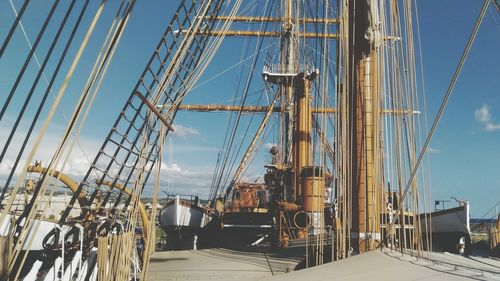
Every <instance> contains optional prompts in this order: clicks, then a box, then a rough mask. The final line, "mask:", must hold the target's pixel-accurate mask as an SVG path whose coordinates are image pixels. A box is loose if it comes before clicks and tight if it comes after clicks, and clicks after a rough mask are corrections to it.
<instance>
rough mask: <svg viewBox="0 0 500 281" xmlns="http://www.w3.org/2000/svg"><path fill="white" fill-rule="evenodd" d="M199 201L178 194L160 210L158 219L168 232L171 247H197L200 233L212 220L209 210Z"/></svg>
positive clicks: (168, 243)
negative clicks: (183, 197)
mask: <svg viewBox="0 0 500 281" xmlns="http://www.w3.org/2000/svg"><path fill="white" fill-rule="evenodd" d="M197 201H198V200H186V199H181V198H180V197H179V196H176V197H175V198H174V199H173V200H170V201H169V202H168V203H167V204H166V206H165V207H164V208H163V209H162V210H161V211H160V215H159V217H158V221H159V223H160V227H161V228H162V229H163V230H164V231H165V232H166V233H167V236H168V241H167V246H168V247H169V248H171V249H186V248H189V249H191V248H194V249H196V247H197V238H198V235H199V234H200V232H201V231H202V230H203V228H204V227H205V226H206V225H207V224H208V223H209V222H210V221H211V220H212V217H211V215H210V213H209V211H208V210H207V209H206V208H204V207H202V206H200V205H199V204H198V202H197Z"/></svg>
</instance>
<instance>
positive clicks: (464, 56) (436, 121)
mask: <svg viewBox="0 0 500 281" xmlns="http://www.w3.org/2000/svg"><path fill="white" fill-rule="evenodd" d="M490 1H491V0H485V1H484V4H483V7H482V9H481V12H480V14H479V17H478V19H477V21H476V23H475V25H474V28H473V30H472V33H471V35H470V37H469V40H468V42H467V45H466V47H465V50H464V52H463V54H462V57H461V58H460V62H459V64H458V66H457V68H456V70H455V73H454V74H453V78H452V80H451V82H450V85H449V86H448V89H447V91H446V95H445V97H444V99H443V101H442V103H441V106H440V107H439V110H438V113H437V116H436V118H435V119H434V122H433V124H432V127H431V129H430V131H429V134H428V135H427V138H426V140H425V143H424V145H423V146H422V150H421V151H420V154H419V156H418V159H417V161H416V163H415V165H414V166H413V169H412V172H411V175H410V178H409V179H408V182H407V184H406V186H405V189H404V193H403V196H401V202H402V201H404V200H405V197H406V195H407V194H408V190H409V188H410V186H411V184H412V183H413V179H414V177H415V175H416V173H417V170H418V168H419V165H420V163H421V162H422V159H423V157H424V155H425V153H426V152H427V149H428V147H429V143H430V142H431V139H432V136H433V135H434V132H435V131H436V128H437V126H438V124H439V121H440V120H441V117H442V116H443V113H444V109H445V107H446V105H447V103H448V100H449V98H450V96H451V94H452V93H453V89H454V87H455V84H456V82H457V80H458V77H459V76H460V72H461V71H462V68H463V66H464V64H465V60H466V59H467V56H468V55H469V51H470V49H471V47H472V44H473V43H474V40H475V39H476V35H477V32H478V31H479V27H480V26H481V23H482V21H483V19H484V15H485V14H486V11H487V10H488V6H489V4H490ZM401 209H402V207H401V206H400V207H399V208H398V210H397V213H398V214H399V213H400V212H401ZM397 219H398V217H396V220H397Z"/></svg>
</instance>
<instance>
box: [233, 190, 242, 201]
mask: <svg viewBox="0 0 500 281" xmlns="http://www.w3.org/2000/svg"><path fill="white" fill-rule="evenodd" d="M240 196H241V195H240V191H239V190H235V191H234V194H233V200H240Z"/></svg>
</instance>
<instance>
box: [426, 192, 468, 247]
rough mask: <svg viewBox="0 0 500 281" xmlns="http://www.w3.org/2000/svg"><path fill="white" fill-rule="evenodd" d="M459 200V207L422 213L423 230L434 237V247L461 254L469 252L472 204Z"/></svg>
mask: <svg viewBox="0 0 500 281" xmlns="http://www.w3.org/2000/svg"><path fill="white" fill-rule="evenodd" d="M458 202H459V206H458V207H455V208H450V209H444V210H439V211H435V212H432V213H427V214H421V215H420V218H421V222H420V224H421V227H422V232H423V233H424V234H427V235H430V236H429V237H432V243H433V244H432V248H433V249H436V250H443V251H452V252H458V253H460V254H467V253H468V252H469V250H470V245H471V238H470V237H471V236H470V211H469V208H470V206H469V202H467V201H458ZM424 218H427V219H424Z"/></svg>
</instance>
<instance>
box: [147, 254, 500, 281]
mask: <svg viewBox="0 0 500 281" xmlns="http://www.w3.org/2000/svg"><path fill="white" fill-rule="evenodd" d="M298 250H299V249H296V250H293V249H290V250H288V252H270V251H268V250H265V249H260V250H257V251H255V249H248V250H228V249H206V250H198V251H169V252H156V253H154V254H153V256H152V258H151V265H150V270H149V277H148V280H155V281H156V280H245V281H251V280H263V281H264V280H265V281H271V280H286V281H295V280H297V281H299V280H300V281H304V280H306V281H316V280H317V281H319V280H333V279H332V278H334V279H335V280H352V281H358V280H359V281H365V280H384V281H388V280H389V281H390V280H439V281H448V280H450V281H451V280H500V259H495V258H486V257H474V256H471V257H463V256H459V255H455V254H449V253H432V255H431V257H430V259H428V258H424V259H416V258H414V257H412V256H411V255H402V254H401V253H398V252H394V251H389V250H383V251H380V250H376V251H372V252H369V253H366V254H362V255H357V256H353V257H351V258H348V259H345V260H341V261H337V262H333V263H328V264H324V265H321V266H317V267H313V268H309V269H304V270H298V271H293V270H294V268H295V266H296V265H297V264H298V263H299V262H300V260H301V259H302V257H303V253H301V252H300V251H298ZM292 271H293V272H292ZM286 272H290V273H287V274H284V273H286Z"/></svg>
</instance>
